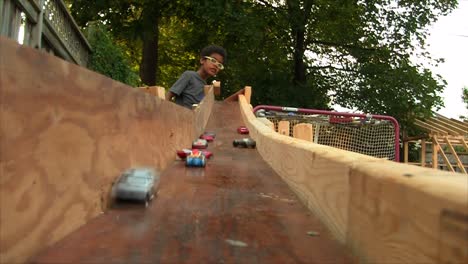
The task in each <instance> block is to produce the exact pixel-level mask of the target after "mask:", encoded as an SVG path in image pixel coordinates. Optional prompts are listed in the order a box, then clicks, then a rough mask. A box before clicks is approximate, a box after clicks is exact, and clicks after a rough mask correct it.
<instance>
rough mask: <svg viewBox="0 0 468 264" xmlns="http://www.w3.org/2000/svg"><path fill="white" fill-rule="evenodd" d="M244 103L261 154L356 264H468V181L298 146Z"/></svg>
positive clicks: (337, 151)
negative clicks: (258, 118)
mask: <svg viewBox="0 0 468 264" xmlns="http://www.w3.org/2000/svg"><path fill="white" fill-rule="evenodd" d="M239 99H240V100H239V103H240V107H241V111H242V114H243V117H244V122H245V123H246V125H247V126H248V127H249V130H250V131H251V136H252V138H253V139H255V140H256V142H257V151H258V152H259V153H260V154H261V155H262V157H263V159H264V160H265V161H267V162H268V164H269V165H270V166H271V167H272V168H273V169H274V170H275V171H277V172H278V174H279V175H280V176H281V177H282V178H283V179H284V180H285V181H286V182H287V183H288V185H289V186H290V187H291V189H292V190H294V192H295V193H296V194H297V195H298V196H299V198H300V199H301V201H303V202H304V203H305V204H306V205H307V207H309V209H310V210H311V211H312V212H313V213H314V215H317V216H319V217H320V218H321V220H322V222H323V223H325V224H326V225H327V226H328V227H329V229H330V230H331V232H332V233H333V234H335V235H336V238H337V239H338V240H339V241H341V242H343V243H344V244H346V247H348V248H351V249H352V250H353V252H354V253H355V254H356V256H357V257H358V258H359V259H358V260H357V261H356V263H434V264H435V263H468V240H467V239H466V236H464V235H465V234H467V232H468V231H467V230H468V207H467V206H466V201H468V186H467V184H466V180H467V178H466V175H464V174H460V173H452V172H447V171H440V170H432V169H428V168H421V167H418V166H411V165H406V164H401V163H396V162H392V161H387V160H379V159H376V158H372V157H368V156H365V155H360V154H357V153H353V152H348V151H344V150H341V149H336V148H331V147H328V146H323V145H319V144H313V143H308V142H304V141H302V140H301V141H300V142H297V140H296V139H294V138H292V137H283V136H280V135H278V134H277V133H271V130H269V129H266V128H265V125H264V124H262V123H261V122H260V121H257V120H256V119H254V117H253V114H252V113H251V111H250V109H249V108H248V106H247V104H246V103H245V99H244V101H242V96H240V98H239ZM267 130H268V131H267Z"/></svg>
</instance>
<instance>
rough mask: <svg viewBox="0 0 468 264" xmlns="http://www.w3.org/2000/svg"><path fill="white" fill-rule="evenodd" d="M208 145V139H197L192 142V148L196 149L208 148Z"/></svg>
mask: <svg viewBox="0 0 468 264" xmlns="http://www.w3.org/2000/svg"><path fill="white" fill-rule="evenodd" d="M206 147H208V141H206V139H196V140H195V141H193V143H192V148H194V149H206Z"/></svg>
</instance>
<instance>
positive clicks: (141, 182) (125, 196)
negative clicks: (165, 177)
mask: <svg viewBox="0 0 468 264" xmlns="http://www.w3.org/2000/svg"><path fill="white" fill-rule="evenodd" d="M159 178H160V176H159V173H157V172H156V171H155V170H154V169H152V168H147V167H141V168H131V169H128V170H126V171H125V172H124V173H122V174H121V175H120V177H119V179H118V180H117V182H116V184H115V186H114V187H115V198H116V199H118V200H136V201H142V202H144V203H145V207H148V205H149V202H150V201H151V200H152V199H153V198H154V195H155V194H156V192H157V189H158V187H159Z"/></svg>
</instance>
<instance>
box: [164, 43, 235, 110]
mask: <svg viewBox="0 0 468 264" xmlns="http://www.w3.org/2000/svg"><path fill="white" fill-rule="evenodd" d="M226 56H227V54H226V50H224V48H222V47H220V46H216V45H211V46H207V47H205V48H203V49H202V50H201V52H200V67H199V68H198V70H197V71H196V72H195V71H185V72H184V73H183V74H182V75H181V76H180V77H179V79H178V80H177V81H176V82H175V83H174V85H172V87H171V89H169V91H168V92H167V93H166V100H172V98H173V97H175V103H176V104H178V105H181V106H184V107H187V108H189V109H192V105H193V104H198V103H200V101H201V100H202V99H203V97H204V96H205V93H204V89H203V88H204V86H205V85H206V79H208V78H209V77H212V76H215V75H216V74H217V73H218V72H219V71H220V70H223V69H224V66H223V63H224V61H225V60H226Z"/></svg>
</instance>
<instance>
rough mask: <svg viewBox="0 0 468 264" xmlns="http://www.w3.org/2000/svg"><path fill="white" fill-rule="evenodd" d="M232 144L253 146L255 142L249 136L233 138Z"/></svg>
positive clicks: (245, 146) (246, 146)
mask: <svg viewBox="0 0 468 264" xmlns="http://www.w3.org/2000/svg"><path fill="white" fill-rule="evenodd" d="M232 145H233V146H234V147H244V148H255V146H256V143H255V140H253V139H251V138H242V139H234V141H232Z"/></svg>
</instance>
